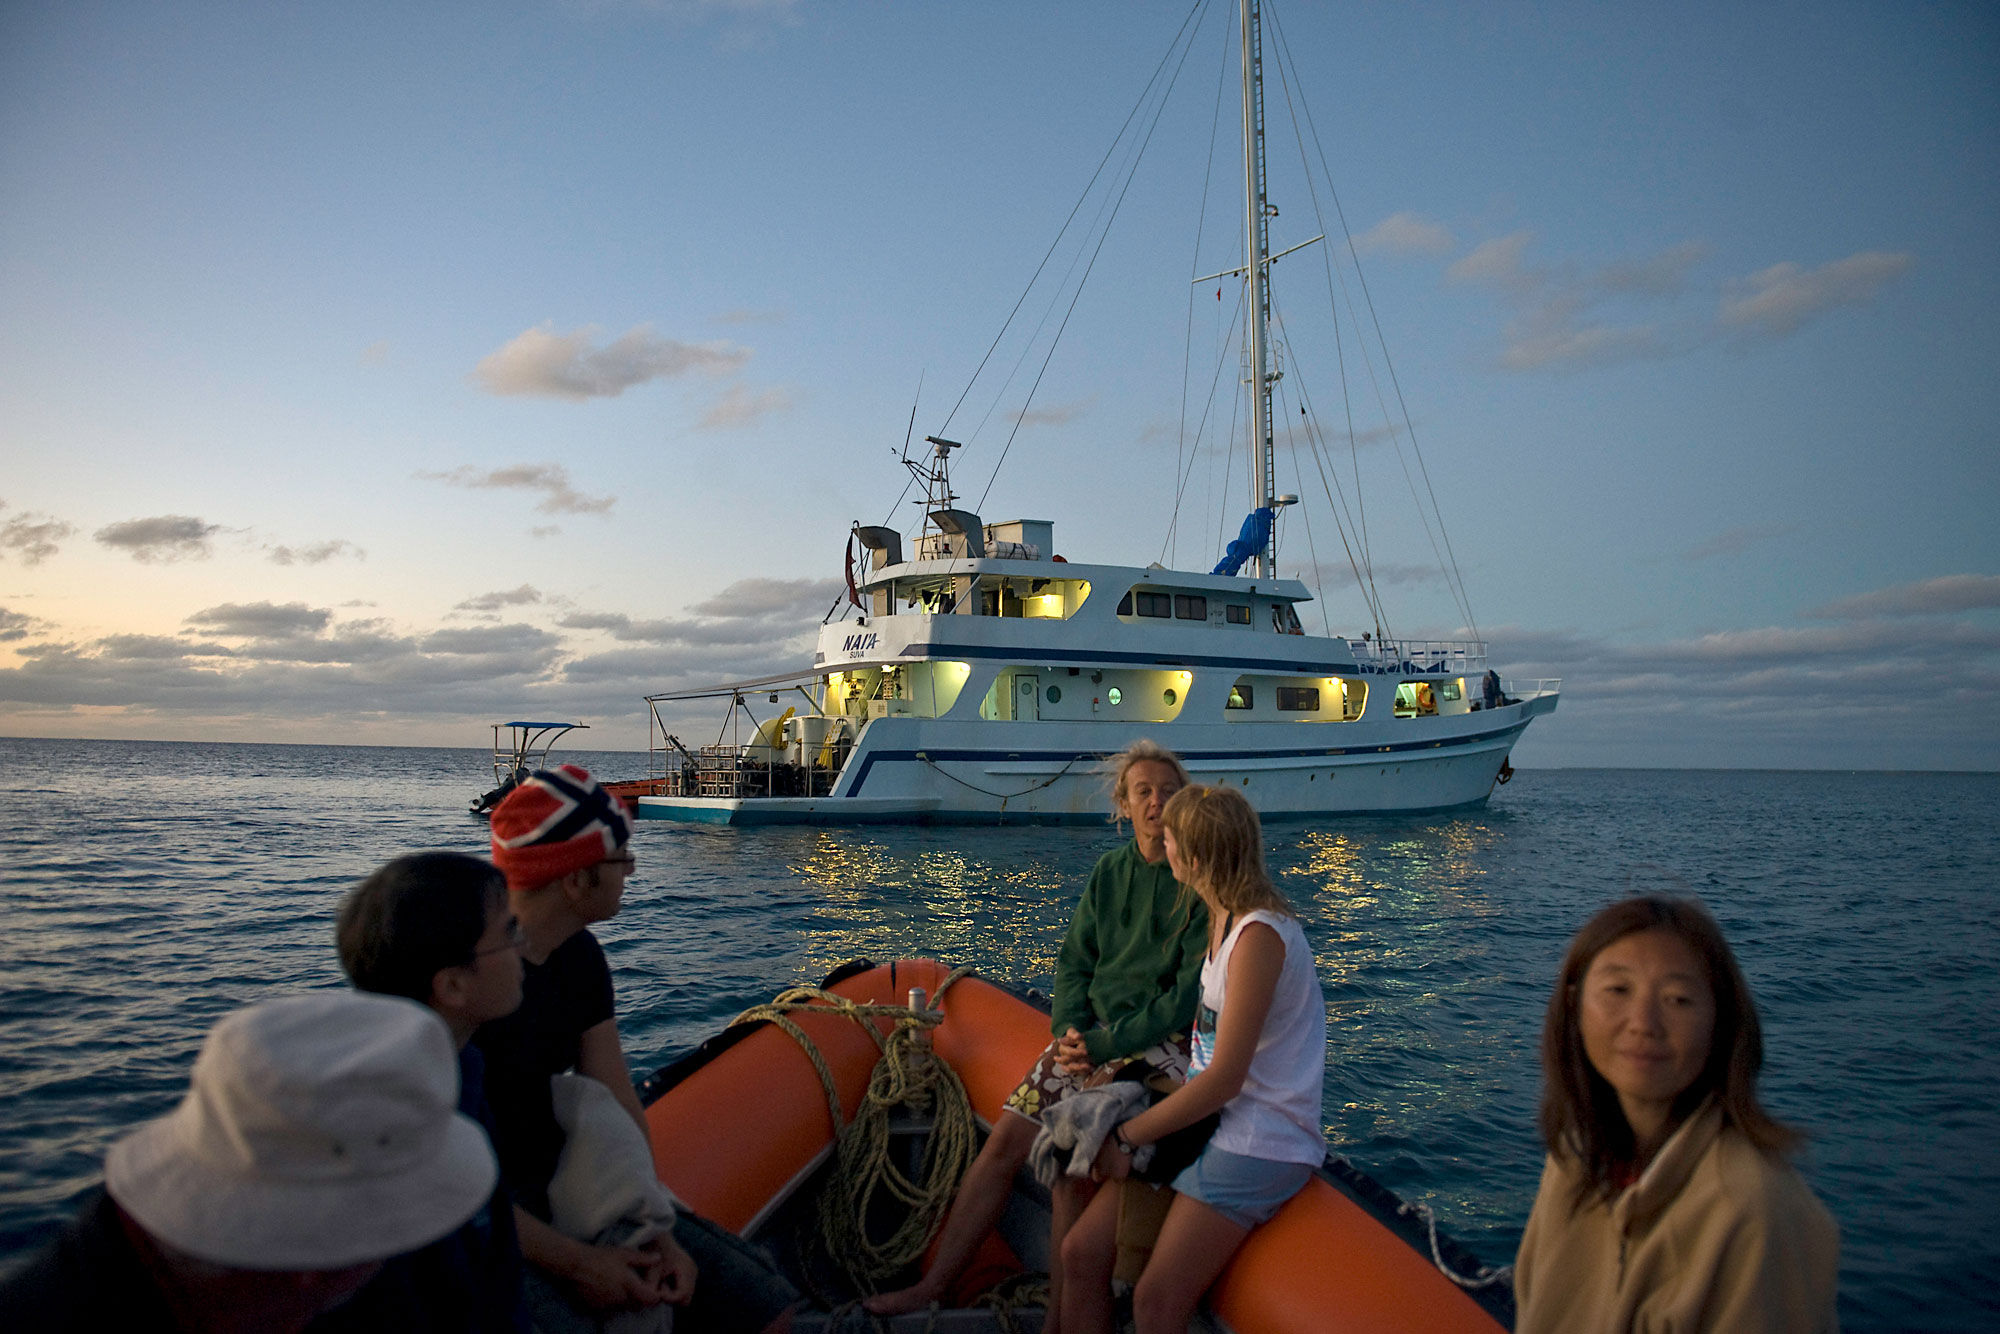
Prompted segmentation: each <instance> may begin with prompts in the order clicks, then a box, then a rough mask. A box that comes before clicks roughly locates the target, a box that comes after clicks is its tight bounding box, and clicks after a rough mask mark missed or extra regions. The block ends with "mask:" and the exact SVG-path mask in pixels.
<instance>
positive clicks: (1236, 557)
mask: <svg viewBox="0 0 2000 1334" xmlns="http://www.w3.org/2000/svg"><path fill="white" fill-rule="evenodd" d="M1276 517H1277V511H1275V510H1273V509H1272V508H1271V507H1270V506H1269V505H1259V506H1258V507H1257V508H1256V509H1254V510H1251V511H1250V513H1249V514H1248V515H1246V516H1245V517H1244V520H1243V531H1242V532H1240V533H1238V534H1237V535H1236V540H1235V541H1234V542H1231V543H1230V544H1229V550H1228V552H1227V553H1225V554H1224V555H1223V557H1222V560H1221V563H1219V564H1218V565H1217V566H1216V567H1215V568H1214V569H1212V570H1210V571H1209V573H1210V574H1235V573H1236V572H1237V571H1238V570H1240V569H1242V568H1243V562H1244V561H1246V560H1249V559H1250V558H1251V557H1252V556H1254V555H1256V554H1257V553H1258V552H1260V551H1262V550H1263V549H1264V547H1265V544H1266V543H1268V542H1269V541H1270V540H1271V521H1272V520H1273V519H1275V518H1276Z"/></svg>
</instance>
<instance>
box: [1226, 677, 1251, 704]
mask: <svg viewBox="0 0 2000 1334" xmlns="http://www.w3.org/2000/svg"><path fill="white" fill-rule="evenodd" d="M1256 698H1257V696H1256V693H1255V692H1254V691H1252V690H1251V689H1250V683H1249V682H1247V681H1238V682H1237V683H1236V684H1235V685H1233V686H1231V687H1229V703H1228V705H1227V706H1226V707H1228V708H1232V709H1247V708H1249V707H1250V706H1251V704H1252V702H1253V701H1254V700H1255V699H1256Z"/></svg>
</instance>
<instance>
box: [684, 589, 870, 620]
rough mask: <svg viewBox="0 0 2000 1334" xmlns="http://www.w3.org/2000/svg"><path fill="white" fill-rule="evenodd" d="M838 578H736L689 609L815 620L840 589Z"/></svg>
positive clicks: (699, 612) (719, 614)
mask: <svg viewBox="0 0 2000 1334" xmlns="http://www.w3.org/2000/svg"><path fill="white" fill-rule="evenodd" d="M841 588H842V585H841V582H840V580H838V579H739V580H737V581H736V582H735V583H733V584H731V585H729V586H728V587H727V588H725V589H723V590H722V591H721V592H720V593H717V594H716V595H715V596H714V597H712V598H709V599H707V600H706V601H703V602H697V603H696V604H695V605H694V606H693V608H691V610H692V611H693V612H694V613H695V614H696V615H697V616H717V617H746V616H747V617H755V618H757V619H760V620H771V619H774V618H776V619H786V620H791V619H803V618H807V617H810V618H811V619H812V620H813V621H815V622H817V621H818V620H819V618H820V617H821V616H824V615H825V614H826V607H827V603H829V602H831V601H832V600H833V598H834V595H835V594H837V593H839V592H840V591H841Z"/></svg>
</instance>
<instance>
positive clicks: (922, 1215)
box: [731, 968, 976, 1293]
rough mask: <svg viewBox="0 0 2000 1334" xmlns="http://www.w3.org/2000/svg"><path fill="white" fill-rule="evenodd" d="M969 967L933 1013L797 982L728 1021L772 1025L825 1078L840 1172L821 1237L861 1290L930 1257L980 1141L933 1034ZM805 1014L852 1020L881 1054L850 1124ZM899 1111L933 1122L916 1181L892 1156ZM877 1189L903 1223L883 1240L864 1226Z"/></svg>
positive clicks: (827, 1190) (825, 1207) (825, 1201)
mask: <svg viewBox="0 0 2000 1334" xmlns="http://www.w3.org/2000/svg"><path fill="white" fill-rule="evenodd" d="M971 971H972V969H970V968H957V969H954V970H953V971H952V972H951V974H950V975H949V976H947V977H946V978H945V980H944V981H943V982H942V983H941V984H939V986H938V989H937V994H936V995H935V996H933V997H932V998H931V1001H930V1008H929V1009H926V1010H913V1009H911V1008H910V1007H908V1006H906V1005H881V1004H862V1003H859V1002H856V1001H851V1000H848V999H847V998H846V997H844V996H836V995H834V994H833V993H832V992H830V991H825V990H822V989H821V988H819V987H793V988H791V989H790V990H787V991H784V992H782V993H780V994H779V995H778V996H777V997H775V998H774V999H773V1000H771V1001H770V1002H769V1003H767V1004H764V1005H757V1006H753V1007H751V1008H750V1009H748V1010H745V1011H744V1012H743V1013H742V1014H740V1015H738V1016H737V1017H736V1019H735V1020H734V1022H733V1023H732V1024H731V1027H734V1026H735V1024H745V1023H755V1022H758V1021H760V1020H761V1021H766V1022H769V1023H770V1024H772V1025H773V1026H775V1027H776V1028H778V1029H779V1030H780V1031H781V1032H783V1033H785V1034H787V1035H788V1036H789V1037H790V1038H791V1039H792V1041H794V1042H796V1043H798V1044H799V1047H800V1048H801V1049H802V1050H803V1051H804V1052H805V1054H806V1059H807V1060H809V1061H811V1062H812V1067H813V1070H814V1072H815V1073H816V1074H818V1076H819V1082H820V1087H821V1088H822V1089H824V1090H825V1091H826V1103H827V1114H828V1115H829V1116H831V1117H832V1118H833V1126H834V1132H835V1137H834V1165H833V1175H832V1176H831V1178H830V1179H829V1180H828V1181H827V1182H826V1183H825V1185H824V1186H823V1187H822V1189H821V1191H820V1197H819V1216H820V1235H819V1241H820V1244H821V1245H822V1246H823V1247H824V1248H825V1251H826V1254H827V1257H828V1258H829V1259H831V1260H832V1261H833V1262H834V1263H835V1264H836V1265H837V1266H838V1267H839V1268H840V1270H841V1271H842V1272H843V1273H844V1274H845V1275H846V1276H847V1278H848V1280H849V1281H850V1282H851V1283H852V1284H853V1285H854V1286H855V1287H856V1288H858V1289H859V1290H861V1291H862V1292H869V1293H872V1292H875V1291H877V1290H879V1288H880V1286H881V1285H882V1283H884V1282H885V1281H886V1280H888V1279H890V1278H893V1277H895V1276H896V1275H898V1274H900V1273H901V1272H902V1271H903V1270H904V1269H905V1268H907V1267H908V1266H909V1265H911V1264H913V1263H914V1262H915V1261H917V1260H918V1259H919V1258H920V1257H921V1256H922V1255H923V1253H924V1250H925V1248H927V1247H928V1246H929V1245H930V1242H931V1238H932V1236H933V1235H935V1234H936V1232H937V1230H938V1228H939V1227H940V1226H942V1225H943V1222H944V1216H945V1212H946V1210H947V1209H948V1208H949V1207H950V1205H951V1200H952V1197H953V1195H954V1194H956V1193H957V1190H958V1183H959V1179H960V1178H961V1177H963V1176H964V1175H965V1169H966V1168H967V1167H968V1166H970V1165H971V1163H972V1158H973V1153H974V1151H975V1147H976V1146H975V1143H974V1141H975V1139H976V1133H975V1131H976V1125H975V1122H974V1119H973V1114H972V1102H971V1100H970V1099H969V1098H968V1097H967V1096H966V1092H965V1085H964V1084H963V1083H962V1082H961V1081H960V1080H959V1077H958V1073H957V1072H956V1071H955V1070H953V1069H952V1068H951V1066H950V1065H949V1064H948V1063H947V1062H944V1061H940V1060H938V1059H937V1058H936V1056H934V1055H933V1054H932V1053H931V1050H930V1032H931V1030H932V1029H934V1028H936V1027H937V1026H938V1025H939V1024H940V1023H942V1022H944V1014H943V1011H942V1009H941V1008H940V1006H941V1003H942V1001H943V1000H944V995H945V992H947V991H949V990H950V989H951V986H952V984H953V983H955V982H957V981H958V979H959V978H961V977H964V976H965V975H966V974H968V973H970V972H971ZM800 1011H805V1012H808V1013H811V1014H831V1015H839V1016H843V1017H845V1018H848V1019H851V1020H853V1021H854V1022H855V1023H856V1024H858V1025H859V1026H860V1028H861V1030H862V1031H863V1032H865V1033H866V1034H868V1036H869V1037H870V1038H871V1039H873V1040H874V1043H875V1046H876V1048H877V1049H878V1050H879V1051H880V1052H881V1053H882V1054H881V1057H880V1059H878V1060H877V1061H876V1063H875V1069H874V1071H873V1073H871V1074H870V1075H869V1077H868V1091H867V1092H866V1093H865V1094H864V1095H863V1096H862V1099H861V1103H860V1105H859V1106H858V1107H857V1108H856V1109H855V1113H854V1119H853V1120H852V1121H851V1122H850V1121H848V1120H847V1118H846V1116H845V1115H844V1114H843V1112H842V1111H841V1106H840V1092H839V1089H838V1087H837V1086H836V1085H835V1083H834V1079H833V1072H832V1070H830V1069H829V1068H828V1067H827V1064H826V1058H825V1057H824V1056H823V1055H821V1053H820V1050H819V1046H818V1044H816V1043H815V1042H814V1041H813V1040H812V1038H810V1037H809V1036H807V1034H806V1032H805V1030H804V1029H802V1028H800V1027H799V1026H798V1024H797V1023H796V1022H794V1021H793V1019H792V1018H791V1016H792V1015H793V1014H795V1013H798V1012H800ZM878 1019H889V1020H891V1021H892V1022H893V1023H894V1027H893V1028H891V1029H890V1031H889V1033H888V1035H887V1036H886V1037H885V1036H883V1033H882V1031H881V1029H880V1028H879V1027H878V1026H877V1025H876V1023H875V1021H876V1020H878ZM899 1109H907V1110H908V1111H909V1112H910V1114H911V1115H913V1116H920V1117H928V1118H929V1120H930V1123H931V1131H930V1135H929V1137H928V1139H927V1140H926V1143H925V1145H924V1156H923V1162H922V1164H921V1166H920V1168H919V1171H918V1175H917V1177H916V1179H915V1180H912V1179H911V1178H910V1177H908V1176H906V1175H905V1174H904V1173H903V1171H902V1170H901V1169H900V1168H899V1167H897V1165H896V1164H895V1162H894V1161H893V1159H892V1157H891V1155H890V1152H889V1129H890V1121H891V1119H892V1115H893V1114H894V1113H895V1112H896V1111H898V1110H899ZM878 1195H886V1196H887V1198H888V1199H889V1200H890V1201H893V1203H894V1206H895V1210H896V1213H897V1216H898V1218H899V1220H900V1221H899V1222H898V1223H897V1226H896V1228H895V1229H894V1231H892V1232H891V1233H890V1234H889V1236H888V1237H886V1238H884V1239H883V1240H880V1241H877V1240H875V1239H874V1238H872V1237H871V1236H870V1235H869V1233H868V1225H867V1224H868V1215H869V1211H870V1205H871V1203H872V1202H873V1201H874V1200H875V1199H876V1197H877V1196H878Z"/></svg>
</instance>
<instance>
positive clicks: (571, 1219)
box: [549, 1075, 700, 1334]
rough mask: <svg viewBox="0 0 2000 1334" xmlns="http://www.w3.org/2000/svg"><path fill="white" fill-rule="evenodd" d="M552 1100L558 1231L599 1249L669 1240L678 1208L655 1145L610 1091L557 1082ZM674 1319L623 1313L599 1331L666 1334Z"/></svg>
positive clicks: (577, 1079)
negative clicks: (657, 1164)
mask: <svg viewBox="0 0 2000 1334" xmlns="http://www.w3.org/2000/svg"><path fill="white" fill-rule="evenodd" d="M549 1093H550V1095H551V1097H552V1098H553V1100H554V1102H555V1111H556V1121H557V1122H558V1123H559V1124H560V1125H561V1126H562V1128H563V1151H562V1157H561V1158H560V1159H558V1160H557V1162H556V1174H555V1176H554V1177H553V1178H552V1179H551V1180H550V1181H549V1221H550V1223H551V1224H552V1225H554V1227H555V1229H556V1231H558V1232H560V1233H562V1234H563V1235H564V1236H566V1237H574V1238H575V1239H576V1240H578V1241H587V1242H591V1243H593V1244H594V1245H599V1246H643V1245H645V1244H646V1243H647V1242H649V1241H652V1240H654V1239H655V1238H658V1237H663V1236H669V1235H671V1234H672V1232H673V1230H674V1220H675V1218H676V1217H677V1216H678V1213H677V1209H676V1205H677V1203H678V1202H677V1201H676V1200H675V1199H674V1194H673V1192H672V1191H670V1190H668V1189H667V1188H666V1186H665V1185H663V1184H662V1183H661V1182H660V1180H659V1178H658V1177H657V1176H655V1175H654V1173H653V1147H652V1145H650V1144H648V1143H647V1142H646V1137H645V1136H644V1135H642V1134H640V1133H639V1127H638V1126H637V1125H635V1124H633V1121H632V1117H631V1114H630V1113H628V1112H627V1111H626V1110H625V1109H624V1108H623V1107H621V1106H619V1104H618V1099H617V1098H615V1097H613V1096H612V1093H611V1090H610V1089H608V1088H606V1087H604V1085H602V1084H600V1083H598V1082H597V1081H596V1080H595V1079H592V1078H590V1077H589V1076H588V1075H556V1076H554V1077H552V1078H551V1079H550V1081H549ZM695 1281H696V1282H697V1283H699V1282H700V1278H699V1277H697V1278H696V1280H695ZM673 1313H674V1308H673V1307H671V1306H654V1307H649V1308H647V1309H645V1310H640V1311H622V1312H619V1313H618V1314H617V1315H615V1316H611V1317H608V1318H607V1319H606V1320H605V1322H604V1329H605V1330H606V1331H607V1334H668V1332H669V1331H671V1330H672V1329H673V1319H674V1314H673Z"/></svg>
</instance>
